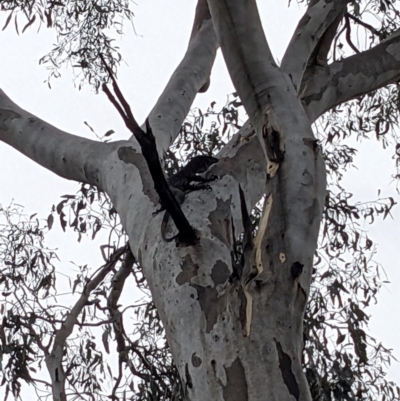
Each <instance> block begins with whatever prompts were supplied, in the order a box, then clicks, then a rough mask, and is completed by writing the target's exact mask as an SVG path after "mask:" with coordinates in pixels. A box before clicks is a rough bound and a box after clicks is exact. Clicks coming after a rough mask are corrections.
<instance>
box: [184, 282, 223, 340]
mask: <svg viewBox="0 0 400 401" xmlns="http://www.w3.org/2000/svg"><path fill="white" fill-rule="evenodd" d="M191 285H192V287H193V288H194V289H195V290H196V292H197V300H198V301H199V304H200V308H201V310H202V311H203V313H204V316H205V318H206V322H207V326H206V332H207V333H209V332H210V331H211V330H212V328H213V327H214V324H215V323H217V321H218V316H219V315H220V314H221V312H222V311H223V310H224V309H225V306H226V305H225V304H226V295H223V296H221V297H218V292H217V290H216V288H212V287H202V286H200V285H197V284H191Z"/></svg>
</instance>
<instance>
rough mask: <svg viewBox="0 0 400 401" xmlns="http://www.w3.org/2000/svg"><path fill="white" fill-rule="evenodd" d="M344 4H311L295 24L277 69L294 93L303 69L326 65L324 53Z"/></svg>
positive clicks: (342, 0)
mask: <svg viewBox="0 0 400 401" xmlns="http://www.w3.org/2000/svg"><path fill="white" fill-rule="evenodd" d="M348 2H349V0H338V1H330V2H327V1H326V0H319V1H313V2H311V3H310V4H309V6H308V8H307V11H306V12H305V14H304V15H303V17H302V18H301V20H300V21H299V23H298V25H297V27H296V29H295V31H294V33H293V36H292V39H291V41H290V43H289V46H288V48H287V50H286V52H285V55H284V57H283V60H282V64H281V68H282V69H283V70H284V71H285V72H287V73H288V74H290V76H291V78H292V81H293V84H294V85H295V87H296V88H297V91H299V90H300V85H301V82H302V79H303V74H304V72H305V70H306V68H307V66H310V65H313V64H317V65H326V63H327V56H328V52H329V50H330V47H331V44H332V41H333V38H334V37H335V34H336V30H337V27H338V25H339V23H340V21H341V19H342V18H343V15H344V13H345V11H346V7H347V3H348Z"/></svg>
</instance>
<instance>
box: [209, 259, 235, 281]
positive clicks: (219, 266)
mask: <svg viewBox="0 0 400 401" xmlns="http://www.w3.org/2000/svg"><path fill="white" fill-rule="evenodd" d="M230 275H231V272H230V270H229V267H228V266H227V264H226V263H225V262H223V261H222V260H218V261H217V263H216V264H215V265H214V267H213V268H212V271H211V277H212V279H213V281H214V283H215V284H224V283H226V282H227V281H228V279H229V277H230Z"/></svg>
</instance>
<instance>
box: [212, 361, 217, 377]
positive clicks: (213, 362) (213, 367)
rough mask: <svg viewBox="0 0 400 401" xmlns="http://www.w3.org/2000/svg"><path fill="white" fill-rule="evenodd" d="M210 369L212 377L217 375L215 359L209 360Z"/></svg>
mask: <svg viewBox="0 0 400 401" xmlns="http://www.w3.org/2000/svg"><path fill="white" fill-rule="evenodd" d="M211 367H212V370H213V372H214V375H215V374H217V361H216V360H215V359H211Z"/></svg>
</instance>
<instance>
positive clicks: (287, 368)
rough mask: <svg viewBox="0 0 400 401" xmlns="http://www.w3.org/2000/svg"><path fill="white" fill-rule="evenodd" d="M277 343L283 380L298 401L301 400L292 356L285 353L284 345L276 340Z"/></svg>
mask: <svg viewBox="0 0 400 401" xmlns="http://www.w3.org/2000/svg"><path fill="white" fill-rule="evenodd" d="M275 343H276V349H277V351H278V356H279V368H280V370H281V374H282V379H283V381H284V383H285V385H286V387H287V389H288V390H289V393H290V394H291V395H292V396H293V397H294V398H295V399H296V400H298V399H299V398H300V389H299V385H298V384H297V380H296V377H295V375H294V374H293V371H292V360H291V359H290V356H289V355H288V354H286V353H285V352H284V351H283V349H282V345H281V344H280V343H279V342H278V341H276V340H275Z"/></svg>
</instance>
